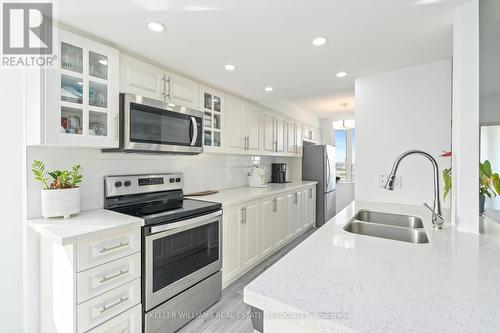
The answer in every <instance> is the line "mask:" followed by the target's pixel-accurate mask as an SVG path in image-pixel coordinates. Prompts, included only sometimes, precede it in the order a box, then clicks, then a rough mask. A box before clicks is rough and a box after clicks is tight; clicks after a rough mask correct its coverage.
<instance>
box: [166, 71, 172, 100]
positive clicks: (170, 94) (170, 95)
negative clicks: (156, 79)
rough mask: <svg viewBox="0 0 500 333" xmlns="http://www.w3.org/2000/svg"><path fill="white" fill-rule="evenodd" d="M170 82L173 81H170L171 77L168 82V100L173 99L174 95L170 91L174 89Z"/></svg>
mask: <svg viewBox="0 0 500 333" xmlns="http://www.w3.org/2000/svg"><path fill="white" fill-rule="evenodd" d="M170 81H171V79H170V76H169V77H168V79H167V82H168V94H167V98H168V99H171V98H172V93H171V92H170V90H171V89H172V87H171V86H170Z"/></svg>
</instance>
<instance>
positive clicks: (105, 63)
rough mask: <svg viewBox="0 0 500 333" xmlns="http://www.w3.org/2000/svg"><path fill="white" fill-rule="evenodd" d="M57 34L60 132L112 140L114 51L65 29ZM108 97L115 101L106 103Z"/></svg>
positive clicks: (115, 102) (116, 103) (114, 123)
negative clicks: (58, 45) (58, 41)
mask: <svg viewBox="0 0 500 333" xmlns="http://www.w3.org/2000/svg"><path fill="white" fill-rule="evenodd" d="M59 37H60V72H61V74H60V82H61V84H60V93H59V103H60V129H61V133H64V134H67V135H80V136H82V137H86V138H88V139H86V140H94V141H89V142H96V143H97V142H99V141H95V140H97V138H103V139H104V138H109V139H113V140H115V137H111V135H114V136H116V130H114V131H113V125H114V126H116V121H113V119H112V117H113V116H114V117H117V113H118V110H115V108H117V107H118V100H117V99H118V96H117V95H118V90H117V87H116V80H117V77H114V78H113V77H111V76H112V75H113V76H117V74H118V73H117V66H116V65H117V63H116V61H115V59H116V58H117V56H118V54H117V51H116V50H113V49H111V48H108V47H107V46H104V45H101V44H99V43H96V42H94V41H91V40H88V39H85V38H83V37H80V36H78V35H74V34H72V33H68V32H66V31H60V36H59ZM110 66H113V67H110ZM112 80H114V81H112ZM111 82H113V84H114V85H113V86H111ZM110 94H114V95H110ZM110 98H116V101H112V102H110ZM112 111H113V112H114V113H113V112H112ZM110 126H111V130H110ZM110 132H113V133H110ZM92 138H94V139H92ZM63 140H64V139H63ZM70 140H73V139H70ZM99 140H101V139H99ZM72 142H73V141H72ZM101 142H102V143H104V142H105V141H101ZM109 142H111V141H109ZM82 143H84V142H83V141H82ZM104 146H106V144H104Z"/></svg>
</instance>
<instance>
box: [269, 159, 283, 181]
mask: <svg viewBox="0 0 500 333" xmlns="http://www.w3.org/2000/svg"><path fill="white" fill-rule="evenodd" d="M271 183H286V163H272V164H271Z"/></svg>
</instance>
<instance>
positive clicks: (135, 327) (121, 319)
mask: <svg viewBox="0 0 500 333" xmlns="http://www.w3.org/2000/svg"><path fill="white" fill-rule="evenodd" d="M141 318H142V309H141V305H140V304H138V305H136V306H134V307H133V308H132V309H130V310H127V311H125V312H123V313H120V314H119V315H118V316H116V317H113V318H111V319H110V320H108V321H107V322H105V323H104V324H101V325H99V326H97V327H96V328H94V329H91V330H90V331H88V333H125V332H127V333H141V330H142V322H141Z"/></svg>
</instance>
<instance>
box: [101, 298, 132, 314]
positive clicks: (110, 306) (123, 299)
mask: <svg viewBox="0 0 500 333" xmlns="http://www.w3.org/2000/svg"><path fill="white" fill-rule="evenodd" d="M126 301H128V297H123V296H122V297H120V299H119V300H118V301H116V302H114V303H111V304H110V305H103V306H102V308H101V311H99V312H100V313H104V312H106V311H108V310H110V309H112V308H114V307H115V306H118V305H120V304H122V303H123V302H126Z"/></svg>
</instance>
